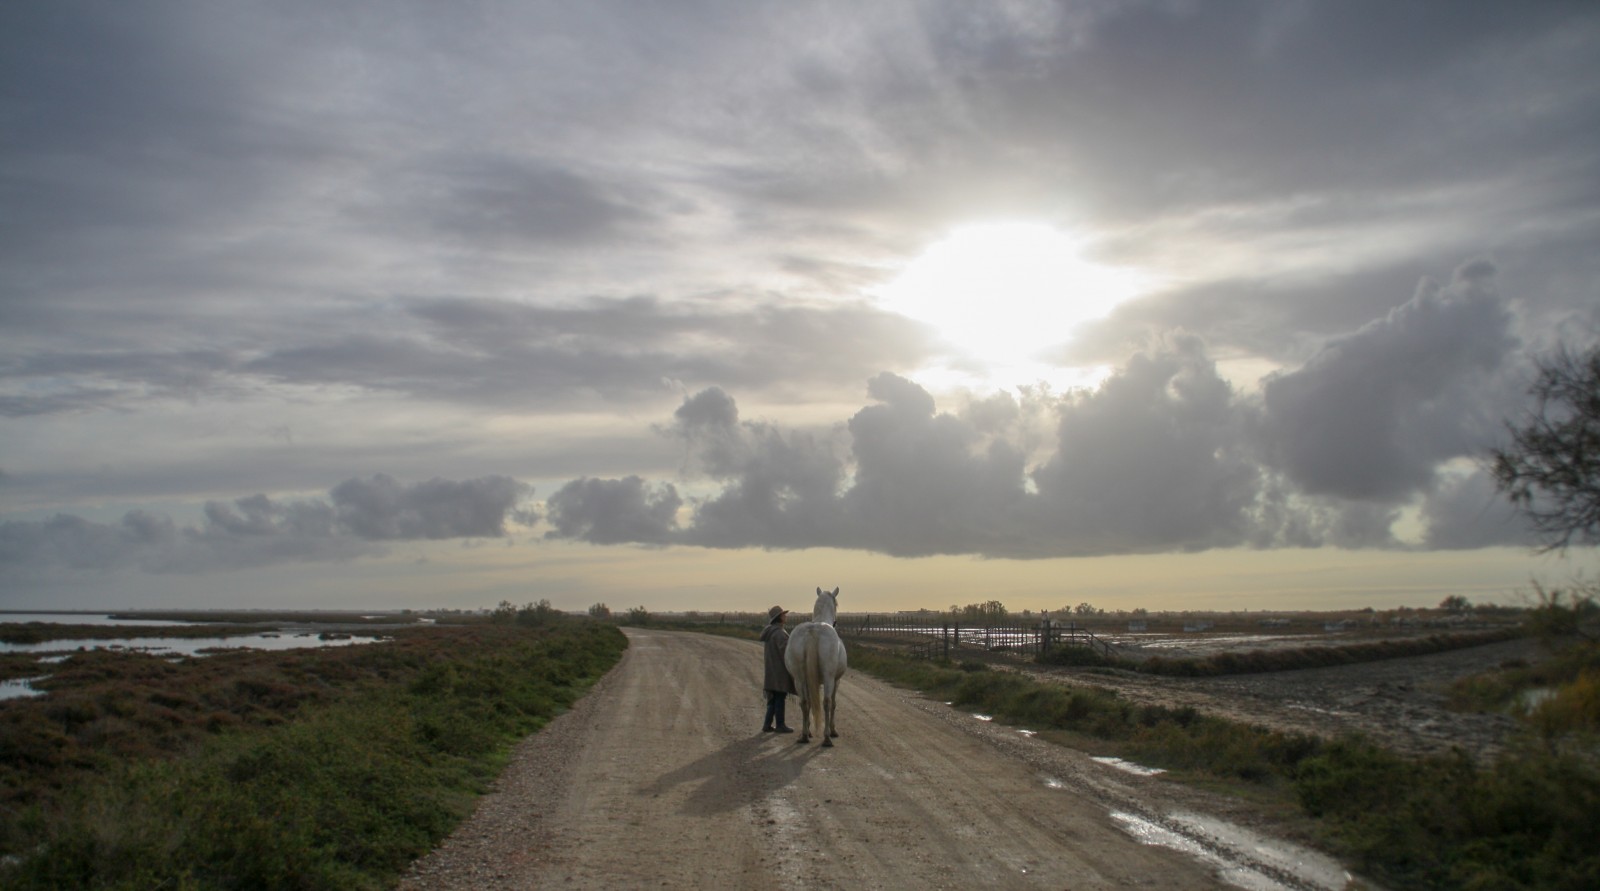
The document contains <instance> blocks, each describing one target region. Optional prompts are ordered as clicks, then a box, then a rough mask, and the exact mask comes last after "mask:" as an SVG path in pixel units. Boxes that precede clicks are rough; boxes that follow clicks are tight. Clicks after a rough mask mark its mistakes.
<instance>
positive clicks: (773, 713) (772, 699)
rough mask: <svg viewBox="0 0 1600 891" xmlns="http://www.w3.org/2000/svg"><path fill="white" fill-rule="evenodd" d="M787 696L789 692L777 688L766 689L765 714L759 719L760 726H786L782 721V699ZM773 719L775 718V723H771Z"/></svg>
mask: <svg viewBox="0 0 1600 891" xmlns="http://www.w3.org/2000/svg"><path fill="white" fill-rule="evenodd" d="M788 696H789V694H787V693H783V692H780V691H778V690H768V691H767V716H766V718H764V719H762V721H761V726H762V727H786V726H788V725H787V724H785V723H784V722H783V701H784V699H786V698H788ZM774 719H776V720H777V723H776V724H774V723H773V720H774Z"/></svg>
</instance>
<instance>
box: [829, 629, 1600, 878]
mask: <svg viewBox="0 0 1600 891" xmlns="http://www.w3.org/2000/svg"><path fill="white" fill-rule="evenodd" d="M851 664H852V667H854V668H856V669H859V670H862V671H867V672H870V673H872V674H874V675H877V676H879V677H882V678H884V679H886V680H889V681H892V682H895V683H899V684H903V685H907V686H911V687H915V688H918V689H921V690H924V691H927V692H928V693H930V694H932V695H934V696H937V697H940V698H942V699H946V700H949V701H951V702H952V703H954V704H956V705H958V706H960V707H961V708H966V709H972V710H974V711H980V712H984V713H987V714H991V715H993V716H994V717H995V719H996V720H1000V721H1005V722H1008V723H1012V724H1017V725H1024V726H1027V727H1030V728H1033V729H1036V730H1041V731H1045V732H1046V733H1048V734H1050V735H1051V736H1053V737H1054V738H1056V739H1058V740H1060V741H1063V742H1069V743H1071V744H1073V745H1075V746H1077V747H1079V748H1083V749H1085V750H1088V751H1091V752H1095V753H1097V754H1109V755H1118V756H1121V757H1125V758H1130V759H1133V760H1136V761H1139V762H1141V763H1145V764H1149V765H1152V766H1155V767H1161V768H1165V769H1168V770H1172V771H1174V772H1175V776H1177V777H1178V778H1180V779H1189V780H1201V781H1205V782H1208V783H1218V782H1221V783H1226V784H1236V785H1237V786H1239V787H1241V788H1244V789H1245V790H1246V792H1247V794H1248V795H1249V796H1250V797H1252V798H1256V799H1258V800H1259V799H1266V800H1269V801H1271V800H1276V801H1280V802H1283V803H1285V804H1290V805H1293V806H1294V807H1296V808H1298V809H1299V810H1300V811H1301V812H1302V813H1304V814H1306V815H1308V816H1309V817H1311V818H1313V819H1314V820H1315V821H1316V822H1315V826H1316V830H1315V831H1316V832H1318V833H1319V834H1320V835H1321V837H1322V839H1323V843H1324V845H1325V846H1326V847H1327V848H1328V849H1329V850H1331V851H1332V852H1334V853H1336V854H1339V855H1341V856H1343V857H1345V858H1346V859H1348V860H1350V861H1351V862H1353V863H1354V864H1355V865H1356V866H1357V867H1358V868H1359V869H1360V870H1361V871H1362V872H1363V873H1364V874H1366V875H1369V876H1371V877H1372V878H1374V879H1375V880H1377V881H1379V882H1381V883H1383V884H1385V885H1389V886H1392V887H1398V888H1438V889H1445V888H1449V889H1460V888H1471V889H1535V888H1538V889H1574V891H1576V889H1583V888H1595V887H1600V835H1597V834H1596V833H1595V832H1594V827H1595V826H1597V825H1600V759H1597V758H1596V754H1597V748H1596V742H1595V740H1596V734H1597V733H1600V723H1589V724H1581V723H1580V724H1578V725H1575V726H1574V727H1573V728H1572V729H1571V730H1570V731H1568V732H1566V733H1565V734H1563V735H1560V736H1557V735H1553V734H1551V733H1547V732H1542V731H1539V730H1537V729H1536V728H1535V727H1534V726H1533V725H1530V732H1529V734H1528V735H1527V737H1526V738H1525V739H1524V740H1522V741H1521V743H1520V744H1519V745H1518V746H1517V747H1516V748H1515V750H1514V751H1512V752H1509V753H1508V754H1507V755H1505V756H1504V757H1502V758H1500V759H1498V760H1496V761H1495V762H1493V763H1488V764H1479V763H1474V762H1473V761H1472V760H1471V759H1469V758H1468V757H1466V756H1465V755H1463V754H1460V753H1459V752H1458V753H1455V754H1452V755H1448V756H1437V757H1429V758H1406V757H1402V756H1400V755H1396V754H1394V753H1391V752H1389V751H1387V750H1385V749H1383V748H1381V747H1379V746H1376V745H1374V744H1372V743H1370V742H1368V741H1366V740H1363V739H1359V738H1348V737H1347V738H1340V739H1335V740H1325V739H1322V738H1319V737H1314V736H1308V735H1301V734H1285V733H1280V732H1277V731H1271V730H1267V729H1264V728H1260V727H1253V726H1248V725H1244V724H1239V723H1236V722H1231V721H1227V720H1224V719H1221V718H1217V717H1213V716H1209V715H1205V714H1201V713H1198V712H1196V711H1195V710H1193V709H1188V708H1181V709H1170V708H1164V707H1160V706H1135V705H1133V704H1131V703H1129V702H1127V701H1126V700H1124V699H1122V698H1120V697H1118V696H1116V695H1115V694H1114V693H1111V692H1108V691H1104V690H1099V689H1090V688H1074V687H1071V686H1066V685H1062V684H1057V683H1046V682H1040V681H1036V680H1033V679H1030V678H1028V677H1026V676H1023V675H1021V674H1018V673H1015V672H1003V671H994V670H991V669H989V668H988V667H986V666H985V665H983V664H980V663H976V662H964V663H959V664H950V663H947V662H936V661H927V660H914V659H908V658H905V657H902V656H897V655H891V654H887V653H884V652H882V651H877V650H873V649H869V648H865V647H863V648H858V649H857V650H854V651H852V653H851ZM1577 677H1578V678H1580V679H1581V678H1585V677H1590V675H1588V674H1585V673H1584V671H1583V670H1581V669H1580V671H1579V673H1578V675H1577ZM1580 683H1589V682H1582V681H1580ZM1586 689H1587V688H1586Z"/></svg>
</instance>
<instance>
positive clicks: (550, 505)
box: [546, 476, 683, 544]
mask: <svg viewBox="0 0 1600 891" xmlns="http://www.w3.org/2000/svg"><path fill="white" fill-rule="evenodd" d="M682 504H683V499H682V498H680V497H679V496H678V490H677V489H676V488H675V487H673V486H672V484H671V483H667V484H663V485H659V486H655V485H650V484H647V483H646V482H645V481H644V480H643V479H641V478H639V477H637V476H630V477H627V478H625V479H620V480H606V479H581V480H573V481H572V482H570V483H567V484H566V485H564V486H562V487H561V488H560V489H558V490H557V491H556V493H555V494H554V495H551V496H550V499H549V501H548V502H547V503H546V507H547V509H548V510H549V514H550V524H551V525H552V526H554V527H555V529H554V530H553V531H551V532H549V533H547V535H548V536H549V537H551V538H576V539H581V540H583V541H588V542H592V543H594V544H621V543H625V542H627V543H634V544H666V543H667V542H669V541H671V540H672V539H673V538H674V533H675V532H676V529H677V525H678V524H677V514H678V508H679V507H681V506H682Z"/></svg>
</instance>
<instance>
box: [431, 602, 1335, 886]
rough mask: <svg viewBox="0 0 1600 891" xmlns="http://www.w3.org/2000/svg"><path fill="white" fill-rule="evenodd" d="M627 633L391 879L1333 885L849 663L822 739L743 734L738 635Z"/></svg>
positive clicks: (750, 701) (749, 716)
mask: <svg viewBox="0 0 1600 891" xmlns="http://www.w3.org/2000/svg"><path fill="white" fill-rule="evenodd" d="M627 633H628V636H629V639H630V642H631V645H630V647H629V649H628V651H627V653H626V654H625V656H624V657H623V659H622V661H621V662H620V663H619V664H618V665H617V667H616V668H615V669H613V670H612V672H611V673H610V674H608V675H607V676H606V677H605V679H603V680H602V681H601V682H600V683H599V684H598V685H596V687H595V688H594V689H593V690H592V691H591V692H590V694H589V695H588V696H586V697H584V699H582V700H581V701H580V702H579V703H578V704H577V705H576V706H575V707H574V708H573V709H572V710H571V711H570V712H568V713H566V714H564V715H562V716H561V717H560V718H558V719H556V720H555V721H553V722H552V723H551V724H550V725H549V726H548V727H546V728H545V730H543V731H542V732H540V733H538V734H535V735H534V736H531V737H529V738H528V739H527V740H525V741H524V742H523V743H522V744H521V745H520V746H519V748H518V751H517V753H516V755H515V757H514V759H513V762H512V763H511V765H510V766H509V767H508V768H507V770H506V771H505V773H504V774H503V775H502V776H501V777H500V779H499V780H498V781H497V783H496V786H495V788H494V790H493V791H492V792H491V793H490V794H489V795H486V796H485V797H484V798H482V799H481V800H480V803H479V806H478V809H477V811H476V812H475V813H474V815H473V816H472V817H471V818H470V819H469V820H468V821H467V822H466V823H464V824H463V825H462V826H461V827H460V828H459V829H458V831H457V832H455V833H454V834H453V835H452V836H451V837H450V838H449V839H448V840H447V841H446V842H445V843H444V844H443V845H442V846H441V847H440V848H438V849H437V850H435V851H434V852H433V853H432V854H430V855H429V856H428V857H426V858H424V859H422V860H420V861H418V862H417V863H416V864H415V865H414V867H413V869H412V871H411V872H410V874H409V875H408V876H407V877H406V878H405V879H404V880H403V882H402V884H401V886H400V887H401V888H404V889H469V888H470V889H482V888H607V889H612V888H646V887H649V888H749V889H769V888H770V889H780V888H781V889H802V888H805V889H809V888H818V889H827V888H851V889H872V888H952V889H966V888H1057V889H1059V888H1073V889H1095V888H1163V889H1168V888H1170V889H1188V888H1222V887H1243V888H1263V889H1265V888H1295V889H1322V888H1344V887H1347V886H1350V883H1349V877H1348V875H1347V874H1346V873H1345V872H1344V871H1343V869H1342V868H1340V867H1339V865H1338V864H1336V863H1334V862H1332V861H1331V860H1329V859H1328V858H1326V857H1323V856H1322V855H1319V854H1316V853H1314V852H1311V851H1308V850H1305V849H1303V848H1298V847H1295V846H1294V845H1291V844H1287V843H1285V842H1282V841H1281V840H1277V839H1272V838H1267V837H1265V836H1263V835H1261V834H1259V833H1258V832H1256V831H1252V830H1249V829H1245V828H1243V827H1242V826H1241V825H1239V824H1235V823H1232V822H1229V821H1228V820H1227V819H1225V818H1221V817H1218V816H1216V813H1218V811H1213V810H1208V805H1209V804H1217V805H1218V806H1219V807H1225V803H1223V802H1220V801H1218V802H1209V801H1208V800H1207V799H1206V798H1205V796H1204V793H1200V792H1197V791H1195V790H1192V789H1187V788H1184V787H1181V786H1179V785H1178V784H1175V783H1170V782H1166V781H1164V780H1162V779H1160V778H1152V777H1144V776H1137V775H1133V774H1130V773H1126V772H1124V771H1123V770H1120V769H1118V768H1117V767H1115V766H1111V765H1107V764H1103V763H1099V762H1096V761H1093V760H1091V759H1090V758H1088V757H1087V756H1085V755H1083V754H1081V753H1078V752H1074V751H1072V750H1070V749H1065V748H1062V747H1059V746H1054V745H1051V744H1049V743H1046V742H1043V741H1041V740H1038V739H1034V738H1032V737H1031V736H1029V735H1027V734H1025V733H1023V732H1021V731H1019V730H1017V729H1014V728H1008V727H1003V726H996V725H995V724H994V723H992V722H987V721H984V720H981V719H980V718H978V717H975V716H973V715H969V714H964V713H962V712H959V711H957V710H955V709H953V708H950V707H949V706H946V705H944V704H943V703H939V702H933V701H929V700H927V699H926V698H923V697H921V696H919V695H917V694H915V693H911V692H908V691H904V690H899V689H896V688H893V687H890V686H888V685H886V684H883V683H881V682H878V681H876V680H874V679H872V678H870V677H868V676H865V675H863V674H861V673H859V672H855V673H852V674H850V675H849V676H848V677H847V678H846V679H845V681H844V684H843V687H842V689H841V693H840V700H839V707H838V725H839V728H838V729H839V732H840V738H839V739H838V740H837V741H836V743H837V744H836V746H835V747H833V748H831V749H824V748H821V747H820V746H818V745H817V744H816V743H815V742H813V743H812V744H810V745H797V744H796V742H795V739H796V737H797V736H798V734H795V735H779V734H763V733H760V732H759V727H760V723H761V717H762V700H761V696H760V692H759V685H760V682H759V674H758V670H759V666H760V650H759V648H758V645H757V644H755V643H753V642H748V641H740V640H733V639H728V638H719V637H711V636H707V635H699V634H691V633H674V632H663V631H649V630H637V629H628V630H627ZM795 707H796V706H795V704H794V702H793V701H792V700H791V703H790V715H789V717H790V723H791V724H798V721H799V716H798V715H797V714H795ZM1355 887H1360V886H1359V885H1356V886H1355Z"/></svg>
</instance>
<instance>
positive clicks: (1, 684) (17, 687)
mask: <svg viewBox="0 0 1600 891" xmlns="http://www.w3.org/2000/svg"><path fill="white" fill-rule="evenodd" d="M42 680H44V678H43V677H36V678H12V679H10V680H8V681H0V699H24V698H26V697H29V696H43V695H44V691H43V690H35V689H34V688H33V682H34V681H42Z"/></svg>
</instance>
